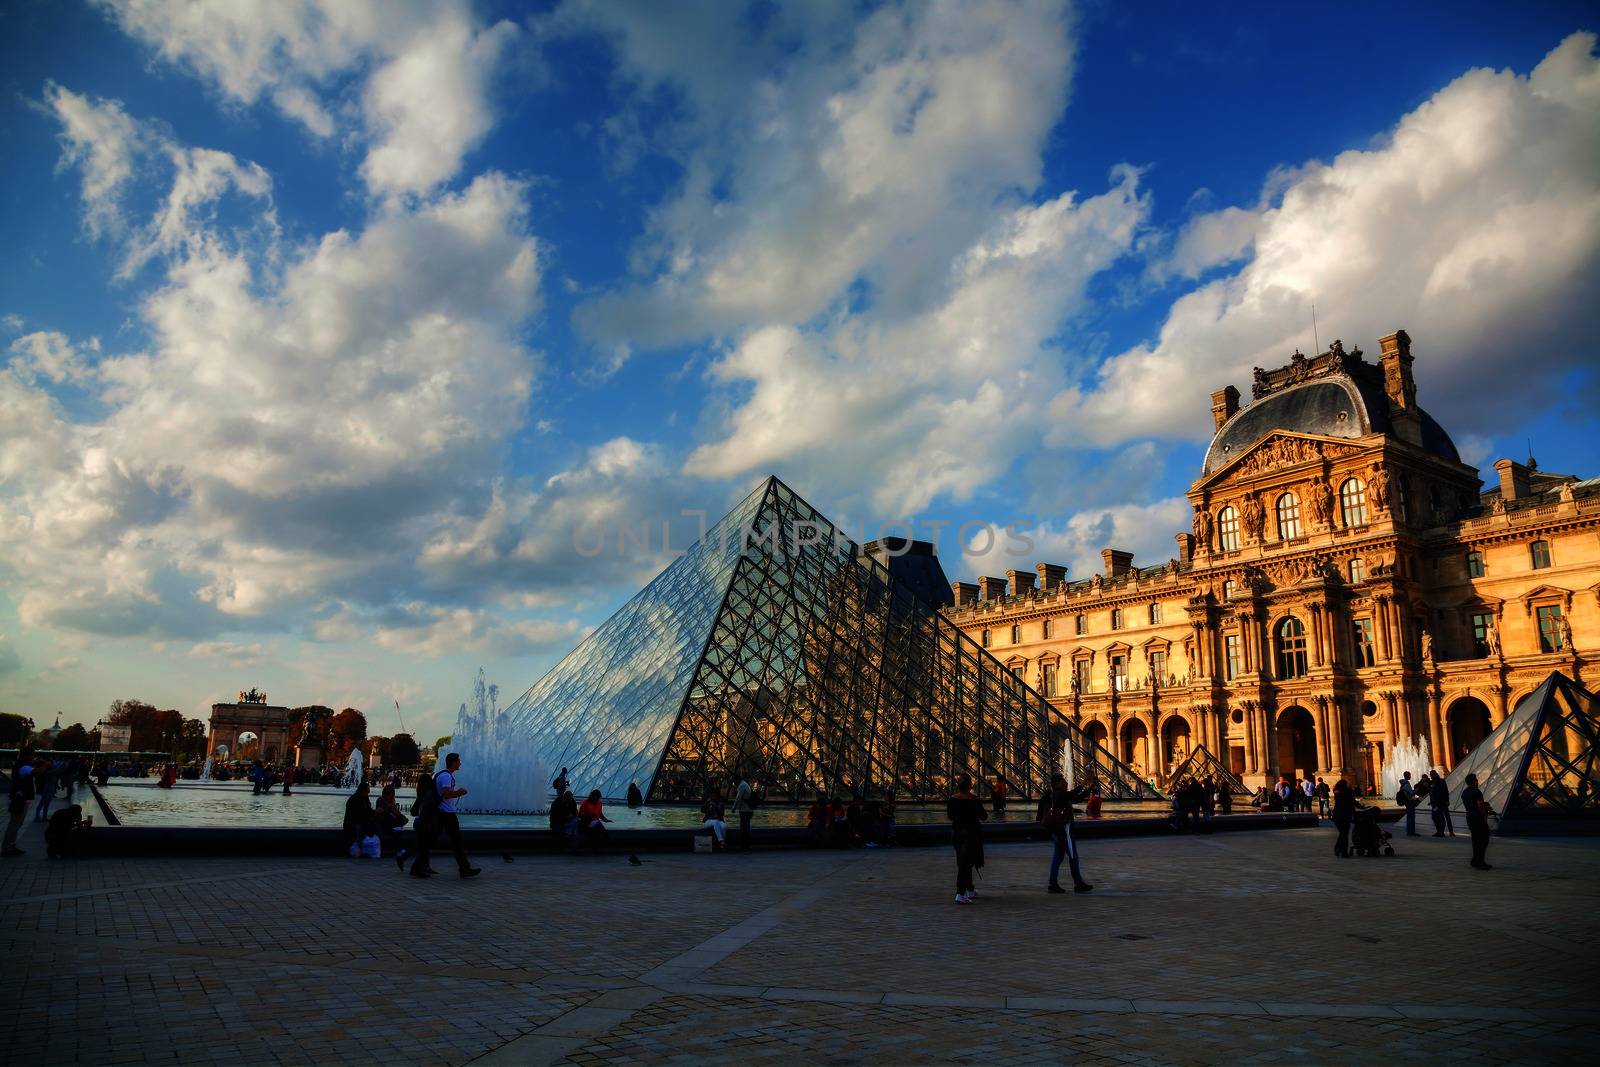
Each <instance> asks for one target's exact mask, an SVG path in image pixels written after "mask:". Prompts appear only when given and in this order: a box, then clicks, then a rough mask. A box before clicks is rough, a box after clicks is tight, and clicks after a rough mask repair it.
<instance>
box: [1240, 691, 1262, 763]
mask: <svg viewBox="0 0 1600 1067" xmlns="http://www.w3.org/2000/svg"><path fill="white" fill-rule="evenodd" d="M1244 764H1245V771H1246V773H1248V774H1260V773H1261V772H1260V770H1259V769H1258V768H1259V766H1260V764H1259V763H1258V761H1257V759H1256V702H1255V701H1253V700H1246V701H1245V702H1244Z"/></svg>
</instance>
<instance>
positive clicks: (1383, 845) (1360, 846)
mask: <svg viewBox="0 0 1600 1067" xmlns="http://www.w3.org/2000/svg"><path fill="white" fill-rule="evenodd" d="M1378 814H1379V811H1378V809H1377V808H1375V807H1370V806H1366V805H1362V806H1359V807H1357V808H1356V817H1355V821H1354V822H1353V823H1352V824H1351V826H1350V851H1351V852H1353V853H1354V854H1355V855H1357V856H1378V855H1384V856H1392V855H1394V846H1393V845H1391V844H1389V842H1390V840H1391V839H1392V838H1393V836H1394V835H1392V834H1390V833H1389V831H1387V830H1385V829H1384V828H1383V827H1381V826H1379V825H1378Z"/></svg>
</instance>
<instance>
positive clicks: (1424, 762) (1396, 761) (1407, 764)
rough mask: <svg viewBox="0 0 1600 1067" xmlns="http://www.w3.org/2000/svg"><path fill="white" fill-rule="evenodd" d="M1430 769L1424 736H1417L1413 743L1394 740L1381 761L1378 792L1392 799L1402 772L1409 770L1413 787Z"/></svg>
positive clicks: (1429, 758)
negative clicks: (1381, 767) (1386, 755)
mask: <svg viewBox="0 0 1600 1067" xmlns="http://www.w3.org/2000/svg"><path fill="white" fill-rule="evenodd" d="M1432 769H1433V760H1432V758H1431V757H1430V756H1429V754H1428V739H1427V738H1426V737H1418V738H1417V739H1416V743H1415V744H1413V743H1412V742H1410V741H1406V740H1402V741H1396V742H1395V744H1394V748H1393V749H1391V750H1390V752H1389V758H1388V759H1386V760H1384V761H1383V777H1382V780H1381V781H1380V783H1379V786H1378V792H1379V794H1380V795H1382V796H1384V797H1386V798H1388V799H1390V800H1393V799H1394V795H1395V793H1396V792H1397V791H1398V790H1399V789H1400V776H1401V775H1402V774H1404V773H1405V772H1406V771H1410V772H1411V785H1412V786H1413V787H1415V786H1416V784H1417V782H1418V781H1420V780H1421V778H1422V776H1423V775H1424V774H1427V773H1428V772H1429V771H1430V770H1432Z"/></svg>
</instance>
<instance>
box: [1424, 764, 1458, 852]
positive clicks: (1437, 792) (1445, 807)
mask: <svg viewBox="0 0 1600 1067" xmlns="http://www.w3.org/2000/svg"><path fill="white" fill-rule="evenodd" d="M1428 803H1429V804H1430V805H1432V807H1433V836H1434V837H1443V836H1444V832H1445V831H1446V830H1449V831H1450V836H1451V837H1454V836H1456V828H1455V824H1454V823H1453V822H1452V821H1451V819H1450V786H1449V784H1448V783H1446V782H1445V780H1444V779H1443V778H1440V777H1439V772H1438V771H1429V772H1428Z"/></svg>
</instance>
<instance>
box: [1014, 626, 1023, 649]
mask: <svg viewBox="0 0 1600 1067" xmlns="http://www.w3.org/2000/svg"><path fill="white" fill-rule="evenodd" d="M1011 643H1012V644H1013V645H1020V644H1022V627H1020V626H1013V627H1011Z"/></svg>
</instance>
